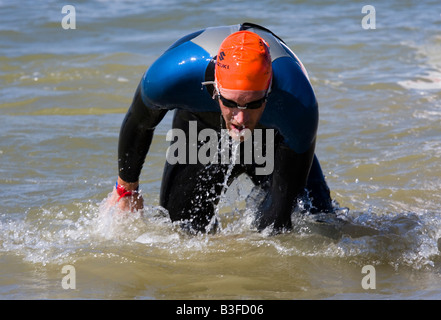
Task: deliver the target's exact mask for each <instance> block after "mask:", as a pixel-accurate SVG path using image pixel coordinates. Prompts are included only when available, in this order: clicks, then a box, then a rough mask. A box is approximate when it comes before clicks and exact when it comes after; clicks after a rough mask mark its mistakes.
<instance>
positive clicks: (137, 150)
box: [109, 85, 167, 210]
mask: <svg viewBox="0 0 441 320" xmlns="http://www.w3.org/2000/svg"><path fill="white" fill-rule="evenodd" d="M140 88H141V86H140V85H139V86H138V88H137V90H136V93H135V96H134V98H133V101H132V104H131V106H130V108H129V110H128V111H127V114H126V116H125V118H124V121H123V123H122V125H121V129H120V134H119V142H118V180H117V186H119V188H117V187H116V186H115V188H114V190H113V194H112V197H111V199H110V200H109V201H110V203H111V204H115V203H117V202H118V204H119V207H120V208H121V209H124V210H126V209H129V208H130V209H132V210H133V209H141V208H142V207H143V199H142V196H141V195H140V194H138V192H137V191H138V186H139V176H140V174H141V170H142V166H143V164H144V161H145V158H146V156H147V152H148V150H149V148H150V144H151V142H152V139H153V134H154V130H155V127H156V126H157V125H158V124H159V122H161V120H162V119H163V118H164V116H165V114H166V113H167V110H163V109H155V108H149V107H148V106H146V105H145V104H144V102H143V100H142V98H141V89H140Z"/></svg>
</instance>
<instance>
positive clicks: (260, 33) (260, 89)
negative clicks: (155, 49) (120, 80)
mask: <svg viewBox="0 0 441 320" xmlns="http://www.w3.org/2000/svg"><path fill="white" fill-rule="evenodd" d="M172 109H174V110H175V115H174V119H173V129H174V130H182V131H179V132H182V133H183V136H184V137H185V139H186V140H185V143H184V144H183V145H184V146H185V147H186V148H187V149H186V150H184V151H182V149H179V150H178V149H176V150H175V153H176V151H178V152H179V151H180V152H181V153H183V154H181V155H180V156H181V158H179V155H177V156H178V159H181V161H168V157H167V161H166V163H165V168H164V173H163V180H162V186H161V193H160V205H161V206H162V207H164V208H165V209H167V211H168V213H169V215H170V218H171V220H172V221H181V222H182V226H184V227H186V228H187V229H189V230H191V231H194V232H206V231H208V230H207V227H208V226H209V225H210V222H212V218H213V217H214V213H215V209H216V205H217V204H218V201H219V199H220V195H221V193H222V190H223V189H224V186H225V185H229V184H230V183H231V182H232V181H233V180H234V178H236V177H238V176H239V175H240V174H243V173H245V174H247V175H248V176H249V177H250V178H251V180H252V181H253V183H254V184H255V185H256V186H259V187H260V188H261V189H262V190H263V192H264V197H263V199H262V201H261V202H260V204H259V206H258V209H257V212H256V220H255V226H256V228H257V229H258V230H259V231H260V230H263V229H265V228H268V227H271V228H272V230H273V231H274V232H281V231H284V230H289V229H290V228H291V227H292V224H291V213H292V212H293V210H294V209H295V207H296V205H297V203H298V201H299V200H301V199H305V197H307V196H309V198H308V199H309V200H308V201H307V203H309V204H310V207H309V208H308V211H309V212H312V213H315V212H331V211H332V210H333V207H332V201H331V198H330V193H329V188H328V186H327V184H326V182H325V179H324V176H323V174H322V171H321V168H320V165H319V162H318V160H317V158H316V156H315V154H314V152H315V142H316V133H317V126H318V105H317V101H316V98H315V95H314V92H313V89H312V87H311V84H310V82H309V79H308V75H307V73H306V70H305V69H304V67H303V65H302V63H301V62H300V60H299V59H298V58H297V57H296V56H295V54H294V53H293V52H292V51H291V50H290V49H289V48H288V47H287V46H286V44H285V43H284V42H283V41H282V40H281V39H280V38H278V37H277V36H276V35H274V34H273V33H272V32H271V31H269V30H267V29H265V28H263V27H260V26H258V25H255V24H251V23H244V24H240V25H234V26H227V27H217V28H207V29H204V30H201V31H198V32H195V33H192V34H189V35H187V36H185V37H183V38H182V39H180V40H178V41H177V42H175V43H174V44H173V45H172V46H171V47H170V48H169V49H168V50H167V51H165V52H164V54H163V55H162V56H161V57H159V58H158V60H156V61H155V62H154V63H153V64H152V65H151V66H150V68H149V69H148V70H147V71H146V72H145V74H144V76H143V78H142V80H141V82H140V84H139V86H138V89H137V91H136V93H135V97H134V99H133V102H132V105H131V106H130V109H129V110H128V112H127V114H126V117H125V119H124V121H123V123H122V126H121V131H120V138H119V146H118V165H119V176H118V180H117V183H116V187H115V188H114V190H113V193H112V195H111V197H110V198H109V202H110V203H111V204H116V203H117V204H118V205H119V207H120V208H121V209H123V210H130V209H131V210H136V209H141V208H143V198H142V196H141V194H139V193H138V187H139V176H140V173H141V168H142V166H143V163H144V160H145V157H146V155H147V152H148V150H149V146H150V144H151V141H152V137H153V133H154V129H155V127H156V126H157V125H158V124H159V123H160V121H161V120H162V118H163V117H164V115H165V114H166V113H167V112H168V111H169V110H172ZM220 115H221V116H220ZM195 124H196V126H195ZM193 129H194V130H197V132H192V130H193ZM207 129H210V130H211V131H213V130H214V132H216V133H217V134H218V137H220V139H221V140H222V133H223V132H225V131H226V132H228V134H229V136H231V138H232V141H239V142H240V148H241V150H242V152H241V153H240V159H239V160H240V161H237V160H236V162H234V163H235V164H234V165H233V164H231V163H225V162H222V161H211V162H210V163H206V162H204V163H203V161H191V157H193V160H194V158H195V157H196V155H200V153H198V151H201V148H203V147H204V146H205V147H204V148H206V144H205V143H207V141H206V140H205V141H198V140H197V141H194V140H195V139H194V137H195V136H196V134H195V133H197V136H198V137H199V134H200V133H203V132H207V131H203V130H207ZM258 130H260V132H259V131H258ZM262 130H263V131H262ZM257 132H259V133H262V134H261V136H262V143H261V147H262V150H266V151H267V152H266V157H267V160H268V162H272V164H271V165H269V166H268V167H269V170H267V172H265V171H259V170H260V169H263V168H262V162H259V161H257V160H256V159H258V158H256V154H257V153H258V152H257V150H254V149H253V150H251V151H250V150H249V149H247V150H248V152H251V153H253V154H252V155H251V159H253V161H252V162H246V161H244V158H245V157H246V156H248V155H247V151H246V150H245V147H244V145H245V144H246V143H247V141H248V140H249V139H251V141H255V143H254V146H256V141H257V139H256V136H257ZM250 135H251V137H250ZM252 139H254V140H252ZM173 143H177V142H176V141H173V142H172V144H173ZM233 144H234V143H233ZM219 145H220V146H219V149H225V148H231V145H232V143H228V144H222V143H219ZM226 146H227V147H226ZM271 150H273V153H272V154H271V152H270V151H271ZM219 151H220V153H222V152H225V150H219ZM174 155H175V156H176V154H174ZM262 155H263V153H262ZM252 156H254V158H253V157H252ZM230 158H231V157H230ZM271 158H272V159H271ZM248 159H250V158H248ZM199 160H200V159H199ZM260 160H262V159H260ZM258 162H259V163H258Z"/></svg>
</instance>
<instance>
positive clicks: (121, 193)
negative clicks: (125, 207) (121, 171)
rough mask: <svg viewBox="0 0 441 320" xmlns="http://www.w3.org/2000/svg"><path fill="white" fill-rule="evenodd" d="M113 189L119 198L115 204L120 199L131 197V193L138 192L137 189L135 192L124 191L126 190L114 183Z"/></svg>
mask: <svg viewBox="0 0 441 320" xmlns="http://www.w3.org/2000/svg"><path fill="white" fill-rule="evenodd" d="M115 188H116V193H118V195H119V198H118V200H117V201H116V202H118V201H119V200H121V198H124V197H130V196H132V195H133V193H134V192H137V190H138V189H137V190H133V191H129V190H126V188H124V187H123V186H120V185H119V184H118V182H116V185H115Z"/></svg>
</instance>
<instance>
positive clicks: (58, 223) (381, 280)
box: [0, 0, 441, 299]
mask: <svg viewBox="0 0 441 320" xmlns="http://www.w3.org/2000/svg"><path fill="white" fill-rule="evenodd" d="M65 5H73V7H74V9H75V16H70V17H69V18H71V19H75V28H65V27H66V25H63V24H62V22H63V18H65V17H66V16H67V15H68V13H67V12H66V11H65V13H63V12H62V9H63V7H64V6H65ZM365 5H370V7H368V9H370V10H369V11H368V10H364V12H363V11H362V10H363V7H364V6H365ZM226 9H228V10H226ZM71 13H72V12H71ZM440 14H441V8H440V5H439V2H438V1H428V0H425V1H418V2H403V1H387V2H386V3H383V2H373V3H363V2H359V1H353V2H350V3H339V2H335V3H333V2H330V1H308V2H303V1H291V2H287V1H277V0H276V1H259V2H256V1H254V2H250V1H230V2H228V7H227V8H226V7H224V6H222V5H221V4H220V3H219V2H212V1H202V2H201V1H197V2H195V1H176V0H169V1H146V2H137V1H129V0H127V1H122V0H121V1H116V0H115V1H88V2H77V3H73V4H72V3H62V2H59V1H19V2H17V1H4V0H2V1H0V21H1V22H0V48H1V51H0V52H1V54H0V113H1V126H0V134H1V139H0V161H1V166H0V173H1V175H0V186H1V190H2V196H1V202H2V203H1V206H0V266H1V268H0V298H1V299H46V298H49V299H57V298H63V299H71V298H72V299H302V298H306V299H360V298H363V299H439V298H441V289H440V287H441V278H440V277H441V259H440V251H439V250H440V240H439V239H440V238H441V234H440V233H441V211H440V204H441V196H440V192H439V190H440V187H441V172H440V169H439V168H440V165H441V139H440V133H441V129H440V126H439V123H440V120H441V103H440V101H441V99H440V98H441V36H440V35H441V33H440V31H441V16H440ZM368 15H370V16H368ZM374 17H375V19H373V18H374ZM368 18H369V19H368ZM64 21H65V23H68V24H69V23H70V25H71V26H73V25H72V20H70V21H69V20H67V19H65V20H64ZM245 21H248V22H253V23H257V24H261V25H263V26H265V27H267V28H269V29H271V30H272V31H273V32H275V33H276V34H277V35H278V36H280V37H281V38H283V39H284V40H285V41H286V43H287V45H288V46H289V47H290V48H291V49H292V50H293V51H294V52H295V53H296V55H297V56H298V57H299V58H300V59H301V60H302V62H303V63H304V65H305V67H306V69H307V70H308V74H309V77H310V79H311V82H312V85H313V87H314V90H315V92H316V95H317V99H318V102H319V107H320V124H319V131H318V139H317V149H316V152H317V156H318V158H319V160H320V162H321V165H322V169H323V171H324V173H325V175H326V179H327V182H328V184H329V187H330V189H331V194H332V197H333V199H335V201H336V205H338V207H339V208H340V210H339V211H338V212H337V214H336V215H335V216H330V215H320V216H310V215H308V214H306V215H304V214H300V213H299V212H294V214H293V217H292V220H293V225H294V228H293V230H292V231H291V232H287V233H283V234H280V235H276V236H274V235H271V234H268V233H265V232H262V233H259V232H256V230H255V229H254V228H253V226H252V221H253V210H252V208H253V204H255V202H254V199H257V198H258V197H259V193H258V190H256V189H255V188H253V185H252V184H251V182H250V181H249V179H248V178H247V177H245V176H241V177H240V178H239V179H238V181H237V182H235V183H233V185H232V186H231V187H230V188H229V189H228V190H226V192H225V194H224V196H223V198H222V201H221V202H220V205H219V208H218V211H217V213H216V215H217V217H218V218H219V223H220V228H219V229H218V231H217V232H216V233H214V234H213V233H212V234H201V235H196V236H194V235H189V234H188V233H186V232H184V231H183V230H181V229H180V228H179V225H176V224H173V223H171V222H170V220H169V219H168V216H167V213H166V212H165V211H164V210H163V209H162V208H161V207H159V204H158V203H159V196H158V194H159V189H160V183H161V177H162V169H163V166H164V161H165V155H166V150H167V147H168V146H169V142H167V141H166V133H167V131H168V130H169V129H170V128H171V119H172V113H171V112H170V113H169V114H167V116H166V118H165V119H164V120H163V121H162V122H161V124H160V125H159V126H158V128H157V129H156V132H155V138H154V140H153V143H152V146H151V148H150V151H149V154H148V156H147V159H146V163H145V165H144V169H143V172H142V175H141V177H140V183H141V192H142V194H143V196H144V200H145V205H146V207H145V209H144V210H143V211H142V212H136V213H133V214H128V213H122V212H119V211H118V210H116V209H115V208H112V207H107V206H106V205H105V199H106V198H107V196H108V194H109V193H110V192H111V191H112V188H113V186H114V184H115V180H116V177H117V142H118V134H119V128H120V125H121V123H122V120H123V118H124V114H125V112H126V111H127V108H128V107H129V105H130V102H131V99H132V97H133V94H134V92H135V89H136V87H137V84H138V82H139V80H140V78H141V76H142V74H143V73H144V71H145V70H146V69H147V68H148V67H149V66H150V65H151V63H152V62H153V61H154V60H155V59H156V58H157V57H158V56H159V55H160V54H161V53H162V52H163V51H164V50H166V49H167V47H168V46H169V45H171V44H172V43H173V42H174V41H176V40H177V39H179V38H180V37H181V36H184V35H186V34H188V33H191V32H194V31H196V30H199V29H203V28H205V27H209V26H218V25H230V24H237V23H242V22H245ZM363 21H364V24H363ZM66 266H70V267H69V268H67V269H66V268H65V267H66ZM72 268H73V269H72ZM63 270H64V271H65V272H64V273H63ZM66 270H75V279H71V280H72V281H73V280H75V282H74V284H75V288H74V289H73V288H71V287H69V286H65V285H64V284H65V283H66V282H63V279H65V277H66V276H69V275H70V276H72V274H68V271H66ZM373 275H375V277H373ZM366 277H368V278H366ZM366 279H369V280H370V281H371V282H368V281H366ZM71 284H73V283H71ZM367 284H369V285H367Z"/></svg>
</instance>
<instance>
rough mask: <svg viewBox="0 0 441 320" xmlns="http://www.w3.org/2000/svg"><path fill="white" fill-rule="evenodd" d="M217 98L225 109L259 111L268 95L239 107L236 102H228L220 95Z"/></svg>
mask: <svg viewBox="0 0 441 320" xmlns="http://www.w3.org/2000/svg"><path fill="white" fill-rule="evenodd" d="M217 98H218V99H219V100H221V101H222V104H223V105H224V106H225V107H227V108H239V109H250V110H252V109H259V108H261V107H262V106H263V104H264V103H265V102H266V101H267V100H268V95H267V94H265V96H264V97H263V98H260V99H259V100H256V101H251V102H248V103H247V104H244V105H239V104H238V103H237V102H235V101H232V100H228V99H227V98H224V97H223V96H222V95H221V94H218V95H217Z"/></svg>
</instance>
